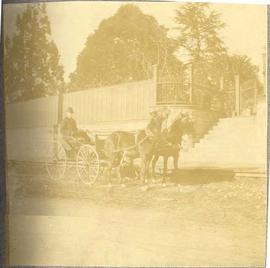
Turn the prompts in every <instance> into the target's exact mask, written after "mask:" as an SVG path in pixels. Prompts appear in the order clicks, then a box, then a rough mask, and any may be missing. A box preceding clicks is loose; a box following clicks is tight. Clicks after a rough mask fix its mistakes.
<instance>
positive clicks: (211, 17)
mask: <svg viewBox="0 0 270 268" xmlns="http://www.w3.org/2000/svg"><path fill="white" fill-rule="evenodd" d="M175 21H176V24H177V27H176V28H177V29H178V30H179V37H178V39H177V40H178V44H179V46H180V48H181V49H182V50H183V52H184V53H186V54H187V55H188V57H189V59H190V60H191V61H193V62H197V61H208V60H211V59H212V58H213V57H215V56H216V55H219V54H222V53H224V51H225V48H224V44H223V41H222V39H221V37H220V33H219V32H220V30H221V29H222V28H224V26H225V24H224V23H223V22H222V21H221V18H220V14H219V13H217V12H216V11H215V10H212V9H211V8H210V6H209V4H207V3H187V4H185V5H183V6H181V7H180V8H179V9H178V10H176V17H175Z"/></svg>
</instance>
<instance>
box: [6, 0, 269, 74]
mask: <svg viewBox="0 0 270 268" xmlns="http://www.w3.org/2000/svg"><path fill="white" fill-rule="evenodd" d="M125 3H126V2H125ZM125 3H123V2H121V3H120V2H111V1H110V2H86V1H82V2H79V1H76V2H48V3H47V11H48V15H49V19H50V22H51V28H52V38H53V39H54V40H55V42H56V44H57V46H58V49H59V52H60V54H61V63H62V64H63V65H64V69H65V77H66V78H68V76H69V74H70V72H72V71H74V70H75V68H76V61H77V56H78V54H79V53H80V52H81V50H82V49H83V47H84V44H85V41H86V39H87V37H88V35H89V34H91V33H93V32H94V30H95V29H97V28H98V25H99V23H100V22H101V21H102V20H103V19H104V18H108V17H110V16H112V15H113V14H114V13H115V12H116V11H117V9H118V8H119V7H120V6H121V5H123V4H125ZM133 4H135V5H138V6H139V7H140V8H141V10H142V11H143V13H145V14H149V15H152V16H154V17H155V18H156V19H157V21H158V22H159V23H160V24H162V25H165V26H166V27H168V28H172V27H173V26H174V16H175V9H176V8H177V7H178V6H180V5H182V3H169V2H161V3H158V2H154V3H150V2H148V3H142V2H133ZM211 6H212V8H214V9H215V10H217V11H218V12H219V13H221V16H222V20H223V21H224V22H225V23H226V27H225V29H224V30H223V31H222V36H223V37H224V42H225V45H226V47H227V48H228V49H229V52H230V53H237V54H246V55H248V56H249V57H250V58H251V60H252V62H253V63H254V64H257V65H259V66H261V65H262V53H264V52H265V47H266V41H267V38H266V37H267V30H266V27H267V23H266V22H267V9H266V5H247V4H246V5H243V4H211ZM24 8H25V4H6V5H4V33H5V34H7V33H12V32H14V29H15V26H14V25H15V19H16V15H17V14H18V13H19V12H22V11H23V9H24Z"/></svg>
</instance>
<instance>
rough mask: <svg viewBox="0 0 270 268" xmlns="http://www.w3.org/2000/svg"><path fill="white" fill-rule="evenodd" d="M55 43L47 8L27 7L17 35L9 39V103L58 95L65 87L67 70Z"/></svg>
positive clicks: (6, 60) (6, 71)
mask: <svg viewBox="0 0 270 268" xmlns="http://www.w3.org/2000/svg"><path fill="white" fill-rule="evenodd" d="M59 58H60V56H59V52H58V49H57V47H56V44H55V43H54V41H53V40H52V39H51V28H50V22H49V19H48V16H47V12H46V5H45V4H34V5H31V4H29V5H27V7H26V9H25V11H24V12H23V13H22V14H19V15H17V18H16V31H15V33H14V34H13V35H12V36H11V37H8V36H6V37H5V46H4V74H5V75H4V77H5V94H6V98H7V100H8V101H10V102H13V101H19V100H27V99H32V98H38V97H43V96H48V95H54V94H56V93H57V92H58V91H59V90H61V88H62V86H63V82H64V80H63V73H64V71H63V67H62V66H61V65H60V64H59Z"/></svg>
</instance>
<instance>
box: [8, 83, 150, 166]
mask: <svg viewBox="0 0 270 268" xmlns="http://www.w3.org/2000/svg"><path fill="white" fill-rule="evenodd" d="M154 104H155V81H154V80H145V81H139V82H130V83H126V84H120V85H115V86H110V87H102V88H92V89H86V90H82V91H77V92H72V93H66V94H64V96H63V111H65V110H66V108H67V107H69V106H72V107H73V109H74V110H75V119H76V121H77V123H78V125H79V127H81V128H87V129H89V130H91V131H95V132H104V131H105V130H106V131H107V132H112V131H114V130H127V131H130V130H137V129H140V128H143V127H144V126H145V123H146V121H147V119H148V116H149V108H150V107H151V106H153V105H154ZM58 118H59V97H58V96H52V97H46V98H40V99H35V100H30V101H25V102H22V103H16V104H8V105H6V130H7V155H8V159H14V160H27V161H37V160H42V159H43V158H44V155H46V153H45V151H46V150H47V148H48V146H50V143H51V142H52V139H53V127H54V125H56V124H57V122H58Z"/></svg>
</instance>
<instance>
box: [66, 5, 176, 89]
mask: <svg viewBox="0 0 270 268" xmlns="http://www.w3.org/2000/svg"><path fill="white" fill-rule="evenodd" d="M175 50H176V43H175V42H174V40H172V39H169V38H168V37H167V29H166V28H165V27H163V26H160V25H159V24H158V23H157V21H156V20H155V19H154V18H153V17H152V16H148V15H145V14H143V13H142V11H141V10H140V9H139V8H138V7H136V6H135V5H133V4H126V5H123V6H121V7H120V8H119V10H118V11H117V12H116V14H115V15H113V16H112V17H110V18H108V19H104V20H103V21H102V22H101V23H100V25H99V27H98V29H97V30H96V31H95V32H94V33H93V34H90V35H89V37H88V38H87V41H86V43H85V47H84V49H83V50H82V51H81V53H80V54H79V56H78V58H77V68H76V70H75V71H74V72H73V73H72V74H71V75H70V80H71V83H70V90H80V89H84V88H86V87H97V86H103V85H111V84H117V83H123V82H127V81H133V80H142V79H147V78H149V77H151V76H152V70H153V65H155V64H156V65H158V66H159V67H160V71H161V72H165V71H168V70H170V71H171V70H172V69H177V68H178V66H179V65H180V62H179V61H178V60H177V59H176V57H175V56H174V52H175Z"/></svg>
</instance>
